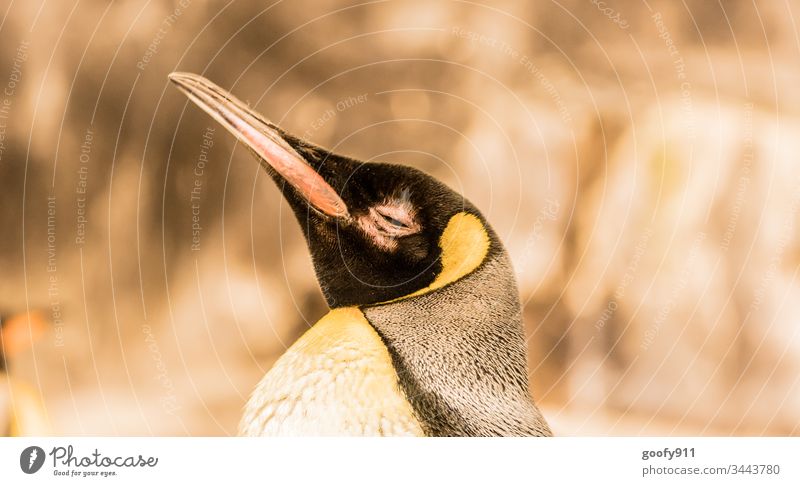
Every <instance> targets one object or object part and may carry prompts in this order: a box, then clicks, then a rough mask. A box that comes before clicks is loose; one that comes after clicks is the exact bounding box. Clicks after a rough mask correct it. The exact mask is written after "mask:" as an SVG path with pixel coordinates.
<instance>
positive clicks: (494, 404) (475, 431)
mask: <svg viewBox="0 0 800 486" xmlns="http://www.w3.org/2000/svg"><path fill="white" fill-rule="evenodd" d="M492 253H493V254H490V255H489V256H487V259H486V260H485V261H484V262H483V263H482V264H481V266H480V267H478V268H477V269H476V270H475V271H474V272H472V273H471V274H469V275H467V276H465V277H464V278H462V279H460V280H457V281H455V282H453V283H451V284H449V285H447V286H445V287H442V288H440V289H437V290H434V291H432V292H430V293H427V294H423V295H420V296H415V297H410V298H407V299H403V300H400V301H396V302H391V303H387V304H382V305H377V306H369V307H365V308H363V312H364V314H365V315H366V317H367V319H368V320H369V322H370V323H371V324H372V326H373V327H374V328H375V329H376V330H377V331H378V333H379V334H380V335H381V337H382V339H383V340H384V342H385V344H386V346H387V347H388V349H389V352H390V354H391V356H392V360H393V361H394V367H395V369H396V370H397V373H398V377H399V381H400V385H401V387H402V388H403V391H404V392H405V394H406V398H407V400H408V401H409V403H411V405H412V407H413V408H414V411H415V413H416V414H417V418H418V420H419V421H420V423H421V425H422V427H423V429H424V430H425V433H426V434H427V435H432V436H521V435H524V436H530V435H534V436H550V435H552V433H551V432H550V428H549V427H548V425H547V423H546V422H545V420H544V418H543V417H542V414H541V413H540V412H539V409H538V408H537V407H536V405H535V404H534V402H533V399H532V397H531V395H530V391H529V386H528V373H527V364H526V345H525V339H524V333H523V328H522V316H521V315H520V303H519V298H518V295H517V288H516V283H515V281H514V275H513V272H512V270H511V265H510V262H509V261H508V256H507V255H506V253H505V252H504V251H499V252H492Z"/></svg>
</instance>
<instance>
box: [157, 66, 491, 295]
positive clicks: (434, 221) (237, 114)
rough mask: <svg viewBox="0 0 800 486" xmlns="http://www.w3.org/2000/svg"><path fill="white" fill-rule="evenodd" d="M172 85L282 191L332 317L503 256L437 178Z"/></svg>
mask: <svg viewBox="0 0 800 486" xmlns="http://www.w3.org/2000/svg"><path fill="white" fill-rule="evenodd" d="M170 80H172V81H173V82H174V83H175V84H176V85H177V87H178V88H179V89H180V90H181V91H182V92H183V93H184V94H186V95H187V96H188V97H189V98H190V99H191V100H192V101H193V102H195V103H196V104H197V105H198V106H200V108H202V109H203V110H204V111H206V112H207V113H208V114H210V115H211V116H212V117H213V118H215V119H216V120H217V121H218V122H220V123H221V124H222V125H223V126H224V127H225V128H226V129H228V130H229V131H230V132H231V133H233V134H234V135H235V136H236V137H237V138H238V139H239V141H241V142H242V143H244V144H245V145H246V146H247V147H248V149H249V150H250V151H251V152H252V153H253V154H254V155H255V156H256V157H257V159H258V160H259V162H260V163H261V166H262V167H263V168H264V169H265V170H266V172H267V173H268V174H269V175H270V176H271V177H272V179H273V180H274V181H275V182H276V183H277V184H278V186H279V187H280V189H281V191H282V193H283V195H284V197H285V198H286V200H287V201H288V203H289V204H290V206H291V207H292V209H293V211H294V213H295V215H296V217H297V219H298V221H299V223H300V225H301V227H302V229H303V232H304V235H305V237H306V240H307V243H308V247H309V250H310V252H311V255H312V259H313V262H314V268H315V271H316V274H317V279H318V281H319V283H320V286H321V287H322V291H323V293H324V295H325V298H326V300H327V301H328V304H329V305H330V306H331V307H341V306H351V305H369V304H375V303H381V302H387V301H392V300H395V299H402V298H405V297H408V296H413V295H418V294H421V293H425V292H428V291H432V290H435V289H436V288H438V287H442V286H444V285H446V284H447V283H450V282H452V281H454V280H456V279H458V278H459V277H461V276H463V275H465V274H466V273H468V272H469V271H470V270H472V269H474V268H476V267H477V266H478V265H479V264H480V262H481V261H482V260H483V259H484V258H485V257H486V255H487V254H488V253H489V251H490V249H491V248H493V247H496V246H497V245H496V244H495V245H493V243H496V237H495V236H494V234H493V233H492V232H491V229H490V228H489V227H488V225H487V224H486V222H485V220H484V219H483V217H482V216H481V215H480V213H479V212H478V211H477V209H475V207H474V206H473V205H472V204H470V203H469V202H468V201H466V200H465V199H464V198H463V197H462V196H461V195H460V194H458V193H457V192H455V191H453V190H452V189H450V188H448V187H447V186H446V185H444V184H443V183H441V182H439V181H438V180H436V179H435V178H433V177H431V176H429V175H427V174H425V173H423V172H421V171H419V170H416V169H414V168H411V167H406V166H401V165H394V164H385V163H377V162H363V161H359V160H355V159H352V158H349V157H345V156H342V155H338V154H335V153H332V152H330V151H328V150H325V149H322V148H320V147H317V146H314V145H312V144H310V143H308V142H306V141H304V140H301V139H299V138H297V137H294V136H292V135H290V134H288V133H286V132H285V131H283V130H282V129H280V128H279V127H277V126H275V125H274V124H272V123H271V122H269V121H268V120H266V119H265V118H264V117H263V116H261V115H260V114H258V113H256V112H255V111H253V110H252V109H250V108H249V107H248V106H247V105H245V104H244V103H242V102H241V101H239V100H238V99H236V98H235V97H234V96H233V95H231V94H230V93H228V92H227V91H225V90H223V89H222V88H220V87H218V86H216V85H215V84H213V83H212V82H210V81H208V80H207V79H205V78H203V77H201V76H197V75H193V74H187V73H172V74H171V75H170Z"/></svg>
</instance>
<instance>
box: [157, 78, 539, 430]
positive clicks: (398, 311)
mask: <svg viewBox="0 0 800 486" xmlns="http://www.w3.org/2000/svg"><path fill="white" fill-rule="evenodd" d="M169 79H170V80H171V81H172V82H173V83H174V84H175V85H176V86H177V88H178V89H179V90H180V91H181V92H183V94H185V95H186V96H187V97H188V98H189V99H190V100H191V101H192V102H194V103H195V104H197V105H198V106H199V107H200V108H201V109H202V110H203V111H205V112H206V113H207V114H209V115H210V116H211V117H212V118H214V119H215V120H216V121H217V122H219V123H220V124H221V125H222V126H224V127H225V128H226V129H227V130H228V131H230V132H231V133H232V134H233V135H234V136H235V137H236V138H237V139H238V140H239V141H240V142H241V143H243V144H244V145H245V146H246V147H247V148H248V149H249V150H250V151H251V152H252V153H253V154H254V155H255V157H256V159H257V160H258V161H259V163H260V165H261V166H262V167H263V168H264V169H265V171H266V172H267V174H268V175H269V177H271V178H272V179H273V180H274V181H275V182H276V183H277V185H278V187H279V188H280V190H281V193H282V195H283V197H284V198H285V199H286V201H287V202H288V204H289V205H290V206H291V208H292V210H293V212H294V214H295V216H296V218H297V220H298V222H299V223H300V226H301V228H302V231H303V235H304V237H305V240H306V242H307V245H308V249H309V252H310V253H311V258H312V262H313V266H314V270H315V273H316V277H317V280H318V282H319V284H320V287H321V289H322V293H323V295H324V297H325V299H326V301H327V303H328V305H329V307H330V309H331V310H330V312H329V313H328V314H326V315H325V316H324V317H322V318H321V319H320V320H319V321H318V322H317V323H316V324H314V325H313V326H312V327H311V328H310V329H309V330H308V331H307V332H305V334H303V335H302V336H301V337H300V338H299V339H298V340H297V341H296V342H295V343H294V344H293V345H292V346H290V347H289V349H288V350H287V351H286V352H285V353H284V354H283V355H282V356H281V357H280V358H279V359H278V360H277V361H276V362H275V363H274V365H273V366H272V368H271V369H270V370H269V371H268V372H267V374H266V375H265V376H264V377H263V379H262V380H261V381H260V383H259V384H258V385H257V386H256V388H255V391H254V392H253V393H252V395H251V397H250V399H249V400H248V401H247V404H246V406H245V410H244V415H243V417H242V420H241V423H240V426H239V433H240V434H241V435H245V436H273V435H290V436H297V435H311V436H321V435H337V436H341V435H384V436H395V435H410V436H550V435H552V433H551V431H550V428H549V426H548V424H547V422H546V420H545V419H544V417H543V416H542V413H541V412H540V410H539V408H538V407H537V405H536V404H535V402H534V400H533V398H532V395H531V392H530V389H529V383H528V371H527V362H526V343H525V338H524V333H523V325H522V311H521V305H520V301H519V297H518V293H517V286H516V281H515V278H514V272H513V270H512V267H511V264H510V259H509V257H508V254H507V252H506V250H505V249H504V247H503V244H502V243H501V241H500V239H499V238H498V237H497V234H496V233H495V232H494V231H493V230H492V228H491V226H490V225H489V223H488V222H487V220H486V218H485V217H484V216H483V215H482V214H481V213H480V211H478V209H477V208H476V207H475V206H474V205H473V204H472V203H470V202H469V201H468V200H466V199H465V198H464V197H463V196H462V195H460V194H459V193H457V192H456V191H454V190H452V189H450V188H449V187H448V186H446V185H445V184H443V183H442V182H440V181H438V180H437V179H435V178H433V177H431V176H429V175H428V174H426V173H424V172H422V171H419V170H417V169H414V168H412V167H407V166H402V165H394V164H387V163H378V162H363V161H360V160H356V159H354V158H350V157H347V156H344V155H340V154H337V153H333V152H331V151H328V150H325V149H323V148H321V147H319V146H316V145H313V144H311V143H309V142H307V141H305V140H302V139H300V138H298V137H296V136H293V135H291V134H289V133H287V132H286V131H284V130H282V129H281V128H279V127H278V126H276V125H274V124H273V123H272V122H270V121H269V120H267V119H266V118H265V117H264V116H262V115H261V114H259V113H257V112H255V111H254V110H253V109H251V108H249V107H248V106H247V105H246V104H245V103H243V102H241V101H239V100H238V99H236V98H235V97H234V96H233V95H232V94H231V93H229V92H227V91H226V90H224V89H222V88H220V87H219V86H217V85H215V84H214V83H212V82H211V81H209V80H207V79H205V78H203V77H201V76H198V75H195V74H190V73H179V72H175V73H172V74H170V75H169Z"/></svg>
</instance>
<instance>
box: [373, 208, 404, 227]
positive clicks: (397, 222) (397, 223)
mask: <svg viewBox="0 0 800 486" xmlns="http://www.w3.org/2000/svg"><path fill="white" fill-rule="evenodd" d="M378 214H380V215H381V217H383V219H385V220H386V222H388V223H391V224H392V225H394V226H397V227H398V228H408V227H409V225H408V224H406V223H404V222H403V221H400V220H399V219H395V218H393V217H391V216H387V215H385V214H383V213H381V212H378Z"/></svg>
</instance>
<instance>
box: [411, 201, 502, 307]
mask: <svg viewBox="0 0 800 486" xmlns="http://www.w3.org/2000/svg"><path fill="white" fill-rule="evenodd" d="M439 247H440V248H441V249H442V271H441V273H439V275H437V276H436V278H435V279H434V281H433V282H431V284H430V285H428V286H427V287H425V288H422V289H419V290H417V291H416V292H414V293H412V294H410V295H408V296H406V297H413V296H416V295H422V294H427V293H428V292H430V291H432V290H436V289H438V288H441V287H444V286H445V285H447V284H449V283H452V282H455V281H456V280H458V279H460V278H461V277H463V276H465V275H467V274H468V273H470V272H472V271H473V270H475V269H476V268H478V265H480V264H481V262H483V260H484V259H485V258H486V254H487V253H489V234H488V233H487V232H486V228H485V227H484V226H483V223H481V220H480V219H478V217H477V216H475V215H473V214H469V213H458V214H456V215H455V216H453V217H452V218H450V221H449V222H448V223H447V227H445V229H444V232H443V233H442V236H441V237H440V238H439ZM401 298H405V297H401ZM398 300H399V299H398Z"/></svg>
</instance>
